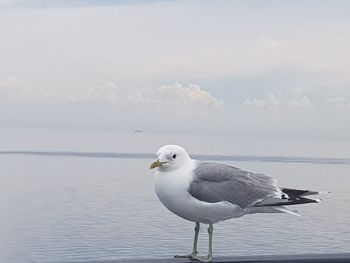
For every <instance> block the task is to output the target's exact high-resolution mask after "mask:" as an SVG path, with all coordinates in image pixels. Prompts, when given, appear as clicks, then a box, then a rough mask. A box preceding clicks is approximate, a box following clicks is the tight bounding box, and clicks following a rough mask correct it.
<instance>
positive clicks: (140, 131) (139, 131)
mask: <svg viewBox="0 0 350 263" xmlns="http://www.w3.org/2000/svg"><path fill="white" fill-rule="evenodd" d="M134 133H143V131H142V130H134Z"/></svg>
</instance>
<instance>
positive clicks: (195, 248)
mask: <svg viewBox="0 0 350 263" xmlns="http://www.w3.org/2000/svg"><path fill="white" fill-rule="evenodd" d="M199 229H200V225H199V222H196V226H195V227H194V239H193V249H192V256H196V255H197V254H198V251H197V244H198V236H199Z"/></svg>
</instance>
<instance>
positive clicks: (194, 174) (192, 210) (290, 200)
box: [150, 145, 320, 262]
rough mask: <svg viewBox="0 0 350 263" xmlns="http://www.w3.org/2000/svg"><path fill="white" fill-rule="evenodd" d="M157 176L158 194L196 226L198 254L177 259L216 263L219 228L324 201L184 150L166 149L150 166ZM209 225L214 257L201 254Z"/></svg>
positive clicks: (179, 148) (156, 188)
mask: <svg viewBox="0 0 350 263" xmlns="http://www.w3.org/2000/svg"><path fill="white" fill-rule="evenodd" d="M150 169H156V172H155V180H154V181H155V192H156V194H157V196H158V198H159V200H160V201H161V203H162V204H163V205H164V206H165V207H166V208H167V209H168V210H170V211H171V212H173V213H174V214H176V215H178V216H180V217H182V218H184V219H186V220H188V221H192V222H194V223H195V228H194V240H193V248H192V253H191V254H189V255H185V256H178V255H176V256H175V258H188V259H190V260H195V261H200V262H211V261H212V259H213V253H212V238H213V230H214V229H213V224H215V223H217V222H219V221H223V220H227V219H231V218H237V217H241V216H243V215H246V214H253V213H288V214H293V215H298V214H297V213H296V211H293V210H290V209H288V208H287V207H285V206H287V205H297V204H305V203H318V202H320V200H318V199H311V198H307V197H305V196H309V195H315V194H319V193H318V192H315V191H310V190H297V189H291V188H282V187H278V186H277V180H276V179H274V178H272V177H270V176H268V175H264V174H260V173H252V172H248V171H244V170H242V169H239V168H237V167H233V166H230V165H226V164H220V163H213V162H201V161H198V160H194V159H191V157H190V156H189V154H188V153H187V152H186V150H185V149H184V148H182V147H181V146H178V145H165V146H163V147H161V148H160V149H159V150H158V151H157V159H156V161H154V162H153V163H152V164H151V165H150ZM201 223H202V224H208V225H209V227H208V235H209V245H208V254H207V255H205V256H201V255H199V254H198V251H197V243H198V236H199V229H200V224H201Z"/></svg>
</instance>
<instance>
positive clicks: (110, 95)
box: [0, 78, 224, 110]
mask: <svg viewBox="0 0 350 263" xmlns="http://www.w3.org/2000/svg"><path fill="white" fill-rule="evenodd" d="M0 100H1V101H3V102H8V103H21V104H25V103H34V102H35V103H37V105H38V106H43V105H52V103H54V105H59V106H64V105H66V104H71V105H74V104H76V105H85V106H87V107H88V106H89V104H93V105H95V106H96V104H100V105H106V104H108V105H110V106H112V107H115V108H116V109H126V108H128V109H136V108H138V109H149V108H157V107H160V108H163V109H174V110H179V109H183V110H188V109H196V108H202V109H207V110H213V109H216V110H217V109H222V108H223V106H224V104H223V102H222V101H221V100H219V99H218V98H216V97H214V96H213V95H212V94H210V93H209V92H208V91H205V90H203V89H201V88H200V86H199V85H196V84H189V85H182V84H181V83H177V82H176V83H173V84H169V85H163V86H159V87H153V88H141V89H137V90H136V91H131V92H130V91H128V90H126V89H122V88H120V87H118V86H117V84H116V83H114V82H104V83H102V84H100V85H99V86H97V87H93V88H86V89H80V92H77V91H76V90H74V89H67V90H65V91H62V90H61V89H58V88H49V87H47V86H46V85H45V84H38V83H34V82H32V81H29V80H26V79H20V78H7V79H4V80H2V81H0Z"/></svg>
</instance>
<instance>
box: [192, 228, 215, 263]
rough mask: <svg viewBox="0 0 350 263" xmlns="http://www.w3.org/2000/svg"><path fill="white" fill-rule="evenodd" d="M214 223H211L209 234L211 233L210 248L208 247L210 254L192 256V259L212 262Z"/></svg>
mask: <svg viewBox="0 0 350 263" xmlns="http://www.w3.org/2000/svg"><path fill="white" fill-rule="evenodd" d="M213 230H214V227H213V224H212V223H210V224H209V227H208V234H209V248H208V256H197V255H195V256H193V255H191V256H190V259H191V260H196V261H200V262H211V261H212V260H213Z"/></svg>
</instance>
